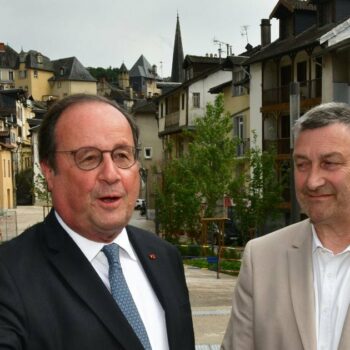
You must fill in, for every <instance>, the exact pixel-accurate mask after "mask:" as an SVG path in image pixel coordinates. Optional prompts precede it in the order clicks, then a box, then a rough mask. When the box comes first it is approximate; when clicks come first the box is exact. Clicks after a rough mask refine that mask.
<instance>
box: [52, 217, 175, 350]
mask: <svg viewBox="0 0 350 350" xmlns="http://www.w3.org/2000/svg"><path fill="white" fill-rule="evenodd" d="M55 214H56V218H57V220H58V222H59V223H60V224H61V225H62V227H63V228H64V229H65V231H66V232H67V233H68V234H69V236H70V237H71V238H72V239H73V241H74V242H75V243H76V244H77V246H78V247H79V248H80V249H81V251H82V252H83V254H84V255H85V256H86V258H87V259H88V260H89V261H90V263H91V265H92V266H93V267H94V269H95V270H96V272H97V273H98V275H99V276H100V278H101V279H102V281H103V283H104V285H105V286H106V287H107V288H108V290H109V291H110V290H111V289H110V284H109V278H108V269H109V264H108V260H107V258H106V256H105V254H104V253H103V252H102V251H101V249H102V248H103V246H104V245H105V244H104V243H99V242H94V241H91V240H88V239H87V238H85V237H83V236H81V235H80V234H78V233H76V232H74V231H73V230H72V229H70V228H69V227H68V226H67V225H66V224H65V223H64V221H63V220H62V218H61V217H60V216H59V215H58V214H57V212H55ZM113 242H114V243H116V244H118V245H119V247H120V248H121V249H119V257H120V264H121V266H122V269H123V274H124V277H125V280H126V282H127V284H128V287H129V289H130V292H131V295H132V297H133V299H134V301H135V304H136V307H137V309H138V311H139V314H140V316H141V319H142V321H143V323H144V325H145V328H146V331H147V334H148V338H149V341H150V343H151V346H152V349H154V350H158V349H159V350H168V349H169V345H168V336H167V330H166V322H165V313H164V310H163V308H162V306H161V304H160V302H159V300H158V298H157V296H156V294H155V292H154V290H153V288H152V286H151V284H150V282H149V280H148V278H147V275H146V273H145V271H144V270H143V268H142V265H141V263H140V261H139V259H138V257H137V255H136V253H135V251H134V249H133V247H132V245H131V243H130V241H129V237H128V234H127V232H126V229H125V228H124V229H123V231H122V232H121V233H120V234H119V235H118V236H117V237H116V238H115V240H114V241H113ZM111 243H112V242H111Z"/></svg>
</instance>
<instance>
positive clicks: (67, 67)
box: [49, 57, 96, 82]
mask: <svg viewBox="0 0 350 350" xmlns="http://www.w3.org/2000/svg"><path fill="white" fill-rule="evenodd" d="M52 63H53V67H54V74H55V76H54V77H53V78H50V79H49V80H71V81H91V82H95V81H96V79H95V78H94V77H93V76H92V75H91V74H90V73H89V71H88V70H87V69H86V68H85V67H84V66H83V65H82V64H81V63H80V62H79V60H78V59H77V58H76V57H68V58H61V59H59V60H55V61H52Z"/></svg>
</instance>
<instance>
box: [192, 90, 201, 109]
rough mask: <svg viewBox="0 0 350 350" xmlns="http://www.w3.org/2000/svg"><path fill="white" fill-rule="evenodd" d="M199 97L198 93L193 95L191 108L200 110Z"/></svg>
mask: <svg viewBox="0 0 350 350" xmlns="http://www.w3.org/2000/svg"><path fill="white" fill-rule="evenodd" d="M200 96H201V94H200V93H199V92H194V93H193V108H200V106H201V105H200V102H201V101H200Z"/></svg>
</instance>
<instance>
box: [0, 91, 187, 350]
mask: <svg viewBox="0 0 350 350" xmlns="http://www.w3.org/2000/svg"><path fill="white" fill-rule="evenodd" d="M137 145H138V131H137V127H136V125H135V124H134V121H133V120H132V118H130V117H129V116H128V115H127V114H126V113H124V112H123V111H121V110H120V109H119V107H118V106H117V105H115V104H114V103H113V102H111V101H109V100H106V99H104V98H101V97H98V96H93V95H84V94H79V95H73V96H69V97H67V98H64V99H62V100H61V101H58V102H57V103H56V104H55V105H53V106H52V108H51V109H50V110H49V111H48V113H47V116H46V118H45V119H44V120H43V122H42V125H41V129H40V133H39V155H40V163H41V168H42V171H43V173H44V176H45V178H46V181H47V184H48V189H49V190H50V191H51V194H52V202H53V210H52V211H51V212H50V214H49V215H48V216H47V217H46V219H45V220H44V222H43V223H40V224H37V225H35V226H33V227H32V228H30V229H28V230H27V231H25V232H24V233H23V234H21V235H20V236H19V237H17V238H16V239H14V240H12V241H10V242H8V243H6V244H3V245H1V247H0V349H11V350H78V349H82V350H98V349H101V350H102V349H103V350H117V349H123V350H141V349H147V350H149V349H153V350H168V349H171V350H180V349H181V350H193V349H194V335H193V326H192V318H191V309H190V304H189V296H188V290H187V286H186V282H185V277H184V270H183V265H182V260H181V257H180V255H179V253H178V251H177V249H176V248H175V247H173V246H172V245H170V244H169V243H167V242H165V241H163V240H161V239H160V238H158V237H157V236H156V235H154V234H152V233H150V232H146V231H144V230H141V229H138V228H135V227H131V226H128V222H129V220H130V218H131V215H132V213H133V209H134V206H135V201H136V198H137V196H138V194H139V184H140V177H139V163H138V160H137V149H136V148H137Z"/></svg>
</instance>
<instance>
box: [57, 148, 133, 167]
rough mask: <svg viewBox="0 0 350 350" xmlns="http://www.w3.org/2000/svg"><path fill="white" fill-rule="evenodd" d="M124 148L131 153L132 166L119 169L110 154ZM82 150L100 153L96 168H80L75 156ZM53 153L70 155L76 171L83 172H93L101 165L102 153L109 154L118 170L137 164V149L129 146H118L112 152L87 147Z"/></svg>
mask: <svg viewBox="0 0 350 350" xmlns="http://www.w3.org/2000/svg"><path fill="white" fill-rule="evenodd" d="M126 148H129V149H130V150H131V151H132V154H133V156H134V161H133V162H132V164H130V165H128V166H127V167H121V166H119V165H118V164H117V163H116V162H115V161H114V159H113V157H112V154H113V152H115V151H116V150H118V149H126ZM84 149H85V150H96V151H99V153H100V161H99V162H98V164H97V165H96V166H94V167H92V168H89V169H85V168H81V167H80V166H79V163H78V162H77V159H76V156H77V153H78V152H80V151H81V150H84ZM55 153H68V154H70V155H72V156H73V159H74V163H75V165H76V166H77V168H78V169H80V170H83V171H90V170H94V169H96V168H98V167H99V166H100V165H101V163H102V162H103V154H104V153H109V154H110V156H111V159H112V161H113V163H114V164H115V165H116V166H117V167H118V168H119V169H129V168H131V167H132V166H133V165H134V164H135V163H136V162H137V160H138V153H139V149H138V148H136V147H133V146H129V145H119V146H117V147H115V148H113V149H112V150H101V149H99V148H97V147H92V146H91V147H90V146H88V147H80V148H78V149H75V150H68V151H55Z"/></svg>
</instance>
